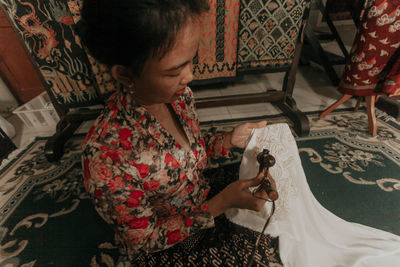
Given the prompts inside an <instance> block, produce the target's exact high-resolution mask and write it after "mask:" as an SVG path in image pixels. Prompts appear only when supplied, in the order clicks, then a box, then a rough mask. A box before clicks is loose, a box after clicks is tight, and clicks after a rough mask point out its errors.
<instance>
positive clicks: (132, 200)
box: [126, 190, 144, 208]
mask: <svg viewBox="0 0 400 267" xmlns="http://www.w3.org/2000/svg"><path fill="white" fill-rule="evenodd" d="M143 196H144V194H143V192H142V191H140V190H135V191H132V192H131V193H130V197H129V198H128V200H127V201H126V204H127V205H128V206H129V207H130V208H136V207H138V206H139V205H140V199H139V198H140V197H143Z"/></svg>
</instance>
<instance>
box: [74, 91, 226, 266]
mask: <svg viewBox="0 0 400 267" xmlns="http://www.w3.org/2000/svg"><path fill="white" fill-rule="evenodd" d="M171 106H172V108H173V110H174V111H175V113H176V116H177V117H178V119H179V122H180V123H181V124H182V128H183V129H184V131H185V133H186V135H187V137H188V140H189V142H190V144H191V150H190V151H189V152H187V151H185V150H184V149H183V148H182V146H181V145H180V144H179V143H178V142H176V141H175V139H174V138H173V137H172V136H171V135H170V134H169V133H168V132H167V131H166V130H165V128H164V127H163V126H162V125H161V124H160V123H159V121H158V120H157V119H156V118H155V117H154V116H153V115H152V114H150V113H149V112H148V111H147V110H146V109H145V108H144V107H142V106H139V105H137V104H135V103H134V101H133V100H132V99H131V96H130V95H124V94H123V93H120V92H116V93H115V94H113V95H112V96H111V97H110V98H109V100H108V102H107V106H106V108H105V109H104V110H103V112H102V113H101V114H100V116H99V117H98V118H97V120H96V121H95V123H94V125H93V126H92V128H91V129H90V130H89V132H88V134H87V137H86V139H85V144H84V150H83V157H82V159H83V169H84V185H85V188H86V190H87V191H88V192H89V194H90V196H91V197H92V199H93V201H94V206H95V208H96V210H97V212H98V213H99V214H100V215H101V217H102V218H103V219H104V220H105V221H106V222H107V223H109V224H111V225H112V227H113V228H114V230H115V231H116V239H117V241H118V242H119V243H120V244H121V246H120V249H121V253H122V254H124V255H126V256H127V257H128V258H129V260H133V259H135V258H136V256H138V255H139V254H142V253H149V252H155V251H160V250H164V249H167V248H169V247H171V246H172V245H174V244H176V243H178V242H181V241H182V240H183V239H185V238H187V237H188V236H189V235H191V234H193V233H196V232H198V231H199V230H200V229H204V228H210V227H212V226H213V225H214V218H213V217H212V216H211V214H210V213H209V211H208V202H207V201H206V198H207V195H208V192H209V190H210V187H209V184H208V179H206V178H205V177H204V176H203V174H202V171H203V170H204V168H205V166H206V164H207V159H208V157H220V156H227V153H226V151H225V148H224V147H223V140H224V135H223V134H220V133H217V134H211V133H207V134H205V135H204V136H203V135H202V134H201V132H200V128H199V124H198V120H197V113H196V111H195V108H194V99H193V94H192V91H191V90H190V89H189V88H187V89H186V92H185V94H184V95H182V96H181V97H180V98H179V99H178V100H177V101H175V102H173V103H171Z"/></svg>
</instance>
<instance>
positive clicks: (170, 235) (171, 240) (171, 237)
mask: <svg viewBox="0 0 400 267" xmlns="http://www.w3.org/2000/svg"><path fill="white" fill-rule="evenodd" d="M182 240H183V236H182V235H181V231H180V230H175V231H168V232H167V244H168V245H171V244H175V243H177V242H179V241H182Z"/></svg>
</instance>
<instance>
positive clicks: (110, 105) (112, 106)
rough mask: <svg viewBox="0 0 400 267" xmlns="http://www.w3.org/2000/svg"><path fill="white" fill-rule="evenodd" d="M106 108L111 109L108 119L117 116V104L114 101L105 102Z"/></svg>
mask: <svg viewBox="0 0 400 267" xmlns="http://www.w3.org/2000/svg"><path fill="white" fill-rule="evenodd" d="M107 106H108V108H109V109H110V110H111V111H112V114H111V117H110V119H115V118H116V117H117V114H118V106H117V104H116V103H115V102H112V101H110V102H108V104H107Z"/></svg>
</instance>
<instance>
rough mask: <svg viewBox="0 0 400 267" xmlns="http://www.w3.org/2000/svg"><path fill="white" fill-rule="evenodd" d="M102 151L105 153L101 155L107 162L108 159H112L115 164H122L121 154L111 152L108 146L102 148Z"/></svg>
mask: <svg viewBox="0 0 400 267" xmlns="http://www.w3.org/2000/svg"><path fill="white" fill-rule="evenodd" d="M100 151H102V152H104V153H103V154H101V158H102V159H103V160H107V159H108V158H110V159H111V160H112V161H113V162H115V163H117V164H120V163H121V161H120V160H119V154H118V152H117V151H115V150H111V149H109V148H108V147H106V146H101V147H100Z"/></svg>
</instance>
